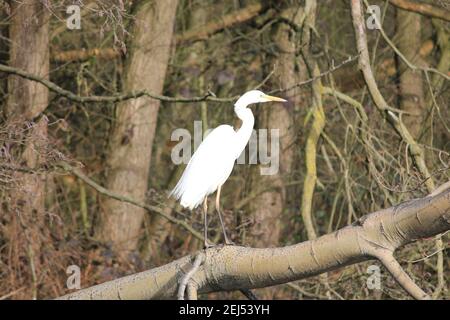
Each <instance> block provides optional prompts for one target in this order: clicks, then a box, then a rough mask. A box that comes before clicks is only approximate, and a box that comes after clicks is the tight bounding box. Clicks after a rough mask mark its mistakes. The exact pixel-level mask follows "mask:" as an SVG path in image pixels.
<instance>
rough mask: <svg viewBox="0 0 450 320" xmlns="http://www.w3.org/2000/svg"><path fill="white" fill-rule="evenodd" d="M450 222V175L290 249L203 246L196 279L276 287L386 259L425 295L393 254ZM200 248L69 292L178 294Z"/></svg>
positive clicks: (213, 287) (217, 285)
mask: <svg viewBox="0 0 450 320" xmlns="http://www.w3.org/2000/svg"><path fill="white" fill-rule="evenodd" d="M449 229H450V182H448V183H446V184H445V185H443V186H441V187H439V188H438V189H437V190H436V191H435V192H433V193H432V194H430V195H428V196H426V197H424V198H420V199H413V200H410V201H407V202H404V203H402V204H399V205H397V206H395V207H391V208H387V209H384V210H380V211H377V212H374V213H371V214H369V215H366V216H363V217H361V218H360V219H359V220H358V221H356V222H355V223H354V224H353V225H351V226H347V227H345V228H343V229H340V230H338V231H336V232H333V233H330V234H327V235H324V236H321V237H319V238H316V239H314V240H310V241H306V242H302V243H299V244H296V245H292V246H288V247H282V248H265V249H255V248H247V247H239V246H219V247H215V248H210V249H207V250H205V251H203V254H204V257H202V258H203V260H204V262H203V264H202V265H201V266H200V267H199V268H198V270H197V272H196V273H195V274H194V275H192V276H191V277H190V278H191V280H192V284H195V289H196V292H198V293H208V292H217V291H230V290H237V289H250V288H261V287H267V286H273V285H277V284H281V283H286V282H290V281H294V280H300V279H304V278H307V277H311V276H314V275H318V274H321V273H323V272H327V271H331V270H335V269H337V268H341V267H343V266H347V265H350V264H354V263H357V262H361V261H365V260H371V259H378V260H379V261H380V262H381V263H383V264H384V265H385V267H386V268H387V269H388V271H389V272H391V274H392V276H393V277H394V278H395V279H396V280H397V282H398V283H399V284H400V285H401V286H402V287H403V288H404V289H405V290H407V291H408V293H410V294H411V295H412V296H413V297H415V298H417V299H423V298H427V295H426V294H425V293H424V292H423V291H422V290H421V289H420V288H418V287H417V285H415V284H414V283H413V282H412V280H411V279H410V278H409V276H408V275H407V274H406V273H405V272H404V271H403V270H402V268H401V267H400V265H399V264H398V262H397V261H395V259H394V258H393V255H392V254H393V252H394V251H395V250H396V249H398V248H400V247H402V246H404V245H406V244H408V243H411V242H413V241H416V240H417V239H423V238H429V237H432V236H434V235H437V234H439V233H442V232H445V231H447V230H449ZM197 257H198V253H195V254H192V255H189V256H185V257H183V258H181V259H178V260H176V261H173V262H172V263H169V264H167V265H164V266H161V267H158V268H155V269H151V270H148V271H144V272H141V273H137V274H134V275H130V276H127V277H124V278H120V279H117V280H113V281H110V282H106V283H104V284H101V285H97V286H94V287H91V288H86V289H83V290H80V291H78V292H75V293H71V294H68V295H66V296H63V297H61V299H162V298H173V297H175V296H176V294H177V292H178V287H179V283H180V280H181V279H183V277H184V276H185V274H186V273H187V272H189V270H192V269H193V268H192V265H193V264H194V261H195V260H197V259H196V258H197Z"/></svg>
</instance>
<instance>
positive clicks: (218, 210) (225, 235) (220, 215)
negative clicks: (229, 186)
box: [216, 186, 234, 244]
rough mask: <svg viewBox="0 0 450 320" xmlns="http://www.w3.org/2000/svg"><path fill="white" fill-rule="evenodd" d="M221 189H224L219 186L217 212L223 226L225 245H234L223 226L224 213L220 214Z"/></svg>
mask: <svg viewBox="0 0 450 320" xmlns="http://www.w3.org/2000/svg"><path fill="white" fill-rule="evenodd" d="M221 189H222V186H219V188H217V194H216V210H217V213H218V214H219V219H220V224H221V225H222V231H223V236H224V238H225V244H234V243H233V242H232V241H231V240H230V239H228V236H227V232H226V231H225V225H224V224H223V220H222V213H221V212H220V190H221Z"/></svg>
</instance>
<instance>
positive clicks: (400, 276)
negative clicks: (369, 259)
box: [376, 250, 430, 300]
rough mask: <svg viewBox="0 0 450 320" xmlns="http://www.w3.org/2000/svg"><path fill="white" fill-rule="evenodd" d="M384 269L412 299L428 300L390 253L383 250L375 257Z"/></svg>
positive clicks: (426, 295)
mask: <svg viewBox="0 0 450 320" xmlns="http://www.w3.org/2000/svg"><path fill="white" fill-rule="evenodd" d="M376 257H377V258H378V259H379V260H380V262H381V263H382V264H383V265H384V267H385V268H386V269H387V270H388V271H389V272H390V274H391V275H392V277H393V278H394V279H395V281H397V282H398V284H399V285H400V286H401V287H402V288H403V289H405V291H406V292H408V293H409V294H410V295H411V296H412V297H414V299H417V300H429V299H430V296H429V295H428V294H426V293H425V292H424V291H423V290H422V289H421V288H420V287H419V286H418V285H417V284H415V283H414V281H413V280H412V279H411V278H410V277H409V275H408V274H407V273H406V272H405V270H403V268H402V266H401V265H400V264H399V263H398V261H397V260H396V259H395V258H394V256H393V254H392V252H390V251H386V250H384V251H383V252H379V253H378V254H377V256H376Z"/></svg>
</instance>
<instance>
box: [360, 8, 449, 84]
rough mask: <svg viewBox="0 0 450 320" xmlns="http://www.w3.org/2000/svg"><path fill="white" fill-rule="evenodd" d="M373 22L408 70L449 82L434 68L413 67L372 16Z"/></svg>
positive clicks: (447, 78)
mask: <svg viewBox="0 0 450 320" xmlns="http://www.w3.org/2000/svg"><path fill="white" fill-rule="evenodd" d="M364 3H365V4H366V6H367V7H368V6H370V4H369V3H368V1H367V0H364ZM374 18H375V21H376V23H377V25H378V30H379V31H380V33H381V35H382V36H383V38H384V40H385V41H386V42H387V44H388V45H389V46H390V47H391V48H392V50H394V52H395V53H396V54H397V55H398V56H399V57H400V59H401V60H402V61H403V62H404V63H405V64H406V65H407V66H408V68H410V69H411V70H421V71H423V72H425V73H426V72H432V73H435V74H437V75H439V76H441V77H443V78H445V79H446V80H450V76H448V75H446V74H445V73H442V72H440V71H439V70H436V69H434V68H428V67H419V66H416V65H414V64H413V63H411V62H410V61H409V60H408V59H407V58H406V57H405V56H404V55H403V53H401V52H400V50H399V49H398V48H397V47H396V46H395V44H394V43H393V42H392V41H391V39H389V37H388V36H387V34H386V32H384V29H383V27H382V25H381V22H380V21H379V20H378V18H377V16H376V15H374Z"/></svg>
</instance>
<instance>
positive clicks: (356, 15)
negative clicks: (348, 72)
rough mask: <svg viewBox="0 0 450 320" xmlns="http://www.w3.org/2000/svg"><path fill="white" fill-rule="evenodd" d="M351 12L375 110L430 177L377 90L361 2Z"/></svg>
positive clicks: (419, 151) (415, 145)
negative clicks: (390, 126)
mask: <svg viewBox="0 0 450 320" xmlns="http://www.w3.org/2000/svg"><path fill="white" fill-rule="evenodd" d="M351 11H352V19H353V27H354V30H355V37H356V46H357V49H358V52H359V54H360V55H359V60H358V63H359V68H360V69H361V71H362V74H363V76H364V80H365V82H366V85H367V87H368V89H369V92H370V95H371V97H372V100H373V102H374V103H375V106H376V107H377V109H378V110H379V111H380V112H381V113H382V115H383V116H384V117H385V118H386V120H387V121H389V123H390V124H391V125H392V126H393V127H394V128H395V130H396V131H397V133H398V134H399V136H400V137H401V138H402V139H403V141H405V142H406V143H407V144H408V146H409V153H410V155H411V157H412V158H413V160H414V162H415V165H416V167H417V169H418V170H419V172H420V173H421V174H422V175H423V177H430V176H431V174H430V172H429V170H428V167H427V165H426V163H425V155H424V151H423V148H422V147H421V146H420V145H419V144H418V143H417V142H416V141H415V139H414V138H413V136H412V135H411V133H410V132H409V130H408V129H407V128H406V126H405V125H404V124H403V122H402V121H401V118H399V117H397V116H396V115H395V114H394V113H393V112H392V111H390V110H389V105H388V103H387V102H386V100H385V99H384V97H383V95H382V94H381V92H380V90H379V89H378V85H377V83H376V80H375V77H374V75H373V73H372V69H371V68H370V58H369V49H368V47H367V35H366V31H365V23H364V19H363V16H362V8H361V0H352V1H351ZM426 186H427V189H428V191H429V192H430V193H431V192H433V190H434V182H433V179H428V180H427V181H426Z"/></svg>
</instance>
